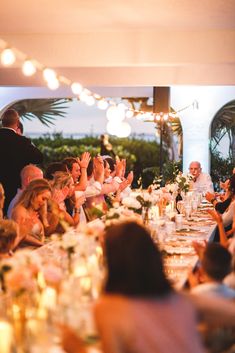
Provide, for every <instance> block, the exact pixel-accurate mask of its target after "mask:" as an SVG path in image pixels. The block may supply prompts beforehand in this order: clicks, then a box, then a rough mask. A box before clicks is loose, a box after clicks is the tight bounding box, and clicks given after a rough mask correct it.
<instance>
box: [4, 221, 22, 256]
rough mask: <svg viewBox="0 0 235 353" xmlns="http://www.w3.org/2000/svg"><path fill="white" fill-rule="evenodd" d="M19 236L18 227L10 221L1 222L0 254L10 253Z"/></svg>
mask: <svg viewBox="0 0 235 353" xmlns="http://www.w3.org/2000/svg"><path fill="white" fill-rule="evenodd" d="M17 235H18V225H17V223H16V222H14V221H13V220H10V219H3V220H1V221H0V253H2V254H4V253H8V252H9V251H10V250H11V249H12V246H13V245H14V242H15V239H16V238H17Z"/></svg>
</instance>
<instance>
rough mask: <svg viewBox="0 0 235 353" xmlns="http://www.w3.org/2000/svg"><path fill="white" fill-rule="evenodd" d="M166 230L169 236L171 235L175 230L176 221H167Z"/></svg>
mask: <svg viewBox="0 0 235 353" xmlns="http://www.w3.org/2000/svg"><path fill="white" fill-rule="evenodd" d="M165 231H166V235H167V236H171V235H172V234H173V233H174V232H175V222H171V221H168V222H166V224H165Z"/></svg>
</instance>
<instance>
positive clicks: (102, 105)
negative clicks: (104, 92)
mask: <svg viewBox="0 0 235 353" xmlns="http://www.w3.org/2000/svg"><path fill="white" fill-rule="evenodd" d="M108 106H109V104H108V102H107V101H106V100H104V99H101V100H99V101H98V103H97V107H98V108H99V109H102V110H105V109H107V108H108Z"/></svg>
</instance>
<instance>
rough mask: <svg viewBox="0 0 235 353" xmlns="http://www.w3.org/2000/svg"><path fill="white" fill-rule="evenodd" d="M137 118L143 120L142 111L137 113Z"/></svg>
mask: <svg viewBox="0 0 235 353" xmlns="http://www.w3.org/2000/svg"><path fill="white" fill-rule="evenodd" d="M136 119H137V120H143V119H144V115H143V114H141V113H138V114H137V115H136Z"/></svg>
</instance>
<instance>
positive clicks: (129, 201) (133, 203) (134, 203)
mask: <svg viewBox="0 0 235 353" xmlns="http://www.w3.org/2000/svg"><path fill="white" fill-rule="evenodd" d="M122 204H123V205H124V206H126V207H128V208H134V209H136V210H138V209H140V208H141V204H140V202H139V201H138V200H136V198H134V197H125V198H124V199H123V200H122Z"/></svg>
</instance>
